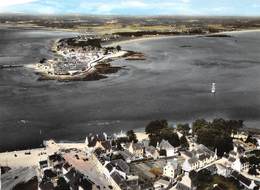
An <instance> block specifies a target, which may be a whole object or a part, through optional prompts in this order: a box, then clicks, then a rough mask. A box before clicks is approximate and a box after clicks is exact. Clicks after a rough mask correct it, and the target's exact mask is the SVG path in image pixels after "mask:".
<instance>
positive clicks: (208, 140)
mask: <svg viewBox="0 0 260 190" xmlns="http://www.w3.org/2000/svg"><path fill="white" fill-rule="evenodd" d="M197 136H198V138H197V141H198V143H200V144H203V145H205V146H207V147H208V148H210V149H212V150H215V149H216V148H217V150H218V156H223V154H224V153H225V152H226V153H228V152H229V151H231V150H232V149H233V141H232V138H231V137H230V135H229V134H228V133H226V132H225V131H221V130H218V129H215V128H211V127H208V128H202V129H200V130H198V131H197Z"/></svg>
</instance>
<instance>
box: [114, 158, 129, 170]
mask: <svg viewBox="0 0 260 190" xmlns="http://www.w3.org/2000/svg"><path fill="white" fill-rule="evenodd" d="M111 163H112V164H113V165H114V166H115V167H116V168H117V169H118V170H121V171H122V172H125V173H129V172H130V167H129V166H128V164H127V163H126V162H125V161H124V160H122V159H117V160H113V161H111Z"/></svg>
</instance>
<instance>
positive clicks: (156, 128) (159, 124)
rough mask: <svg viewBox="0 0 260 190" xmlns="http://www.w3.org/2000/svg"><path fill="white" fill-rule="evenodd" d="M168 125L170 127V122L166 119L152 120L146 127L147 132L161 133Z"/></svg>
mask: <svg viewBox="0 0 260 190" xmlns="http://www.w3.org/2000/svg"><path fill="white" fill-rule="evenodd" d="M167 127H168V122H167V121H166V120H155V121H151V122H150V123H149V124H148V125H147V126H146V127H145V132H146V133H147V134H160V131H161V129H163V128H167Z"/></svg>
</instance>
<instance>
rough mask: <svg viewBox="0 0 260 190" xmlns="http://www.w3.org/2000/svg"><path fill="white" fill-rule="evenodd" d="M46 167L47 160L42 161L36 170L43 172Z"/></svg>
mask: <svg viewBox="0 0 260 190" xmlns="http://www.w3.org/2000/svg"><path fill="white" fill-rule="evenodd" d="M47 167H48V161H47V160H42V161H40V162H39V166H38V168H39V169H40V170H44V169H45V168H47Z"/></svg>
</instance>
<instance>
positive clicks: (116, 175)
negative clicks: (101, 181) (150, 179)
mask: <svg viewBox="0 0 260 190" xmlns="http://www.w3.org/2000/svg"><path fill="white" fill-rule="evenodd" d="M111 177H112V178H113V179H114V181H115V182H116V183H117V184H118V185H119V186H120V187H121V188H122V189H124V188H126V187H127V183H126V181H125V180H124V178H123V177H122V176H121V175H120V174H119V173H118V172H113V173H112V174H111Z"/></svg>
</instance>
